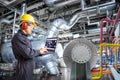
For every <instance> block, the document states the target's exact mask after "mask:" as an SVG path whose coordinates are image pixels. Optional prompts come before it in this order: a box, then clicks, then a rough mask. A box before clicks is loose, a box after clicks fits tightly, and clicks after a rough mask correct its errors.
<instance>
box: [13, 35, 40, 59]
mask: <svg viewBox="0 0 120 80" xmlns="http://www.w3.org/2000/svg"><path fill="white" fill-rule="evenodd" d="M15 45H16V46H17V48H18V50H19V51H20V55H21V56H22V57H23V58H25V59H29V58H33V57H36V56H41V54H40V51H39V50H34V49H32V46H30V42H29V41H28V40H25V39H24V38H22V37H17V41H16V44H15Z"/></svg>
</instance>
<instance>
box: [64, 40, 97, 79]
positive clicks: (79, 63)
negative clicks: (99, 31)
mask: <svg viewBox="0 0 120 80" xmlns="http://www.w3.org/2000/svg"><path fill="white" fill-rule="evenodd" d="M96 53H97V49H96V46H95V45H94V44H93V43H91V42H90V41H88V40H87V39H85V38H78V39H75V40H73V41H71V42H69V43H68V45H67V46H66V48H65V50H64V54H63V58H64V61H65V63H66V65H67V67H68V68H69V69H70V70H71V71H70V75H71V76H70V80H91V69H92V68H93V67H94V66H95V65H96V61H97V60H96V59H97V54H96Z"/></svg>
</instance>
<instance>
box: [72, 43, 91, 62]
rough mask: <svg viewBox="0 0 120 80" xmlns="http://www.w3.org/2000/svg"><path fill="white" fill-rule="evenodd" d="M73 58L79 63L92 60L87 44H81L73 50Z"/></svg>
mask: <svg viewBox="0 0 120 80" xmlns="http://www.w3.org/2000/svg"><path fill="white" fill-rule="evenodd" d="M81 56H82V57H81ZM71 58H72V60H73V61H75V62H77V63H86V62H87V61H89V60H90V58H91V50H90V48H89V47H88V46H87V45H86V44H83V43H79V44H77V45H75V46H74V47H73V48H72V51H71Z"/></svg>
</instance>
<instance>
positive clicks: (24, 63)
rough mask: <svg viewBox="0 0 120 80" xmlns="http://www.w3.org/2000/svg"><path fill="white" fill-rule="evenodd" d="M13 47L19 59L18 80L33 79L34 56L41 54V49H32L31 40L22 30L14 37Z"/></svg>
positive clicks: (17, 67)
mask: <svg viewBox="0 0 120 80" xmlns="http://www.w3.org/2000/svg"><path fill="white" fill-rule="evenodd" d="M12 49H13V53H14V56H15V58H16V59H17V60H18V64H17V66H16V80H33V79H32V78H33V77H32V76H33V75H32V74H33V68H34V63H33V57H36V56H41V55H40V51H39V50H34V49H32V45H31V43H30V40H29V39H28V38H27V35H25V34H24V33H23V32H22V31H21V30H19V31H18V33H16V34H15V35H14V37H13V39H12Z"/></svg>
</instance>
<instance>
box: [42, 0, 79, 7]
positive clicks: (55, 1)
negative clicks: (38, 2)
mask: <svg viewBox="0 0 120 80" xmlns="http://www.w3.org/2000/svg"><path fill="white" fill-rule="evenodd" d="M43 1H44V2H45V4H46V5H47V6H49V7H54V8H56V7H62V6H64V5H66V4H71V3H73V2H75V1H79V0H43Z"/></svg>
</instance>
